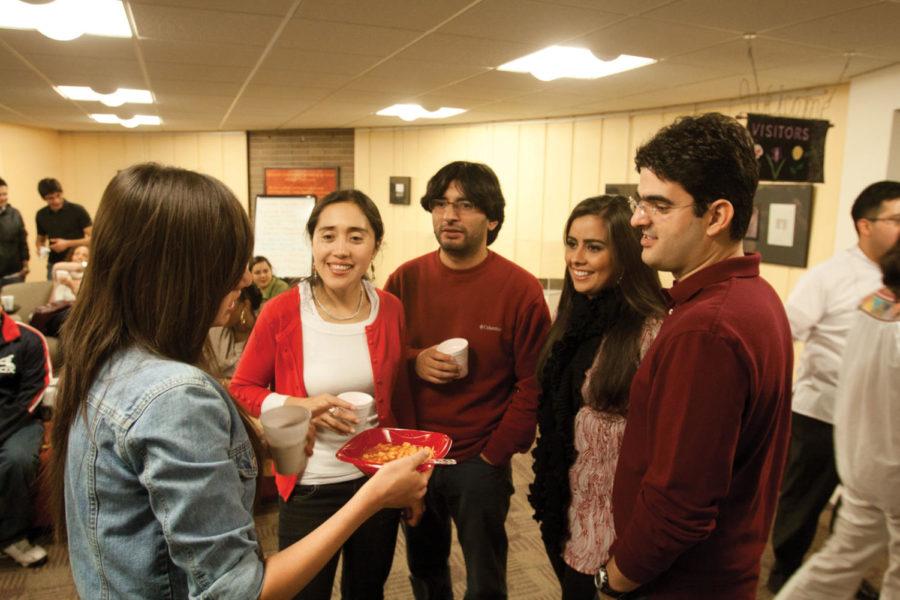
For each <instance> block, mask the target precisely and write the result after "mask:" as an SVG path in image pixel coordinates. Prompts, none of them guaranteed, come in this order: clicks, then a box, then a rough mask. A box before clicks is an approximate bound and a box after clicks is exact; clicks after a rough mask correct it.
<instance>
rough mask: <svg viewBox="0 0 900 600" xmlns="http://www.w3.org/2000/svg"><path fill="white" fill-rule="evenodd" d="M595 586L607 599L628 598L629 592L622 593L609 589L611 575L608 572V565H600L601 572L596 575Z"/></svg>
mask: <svg viewBox="0 0 900 600" xmlns="http://www.w3.org/2000/svg"><path fill="white" fill-rule="evenodd" d="M594 585H595V586H597V593H598V595H599V594H603V595H604V596H606V597H607V598H625V599H626V600H627V598H628V597H629V592H620V591H618V590H614V589H612V588H611V587H609V574H608V573H607V572H606V565H600V570H599V571H597V574H596V575H594Z"/></svg>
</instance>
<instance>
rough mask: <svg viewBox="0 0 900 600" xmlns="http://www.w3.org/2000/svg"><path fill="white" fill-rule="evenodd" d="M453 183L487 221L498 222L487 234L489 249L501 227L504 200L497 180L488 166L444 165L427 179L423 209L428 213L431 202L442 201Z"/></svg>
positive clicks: (462, 163)
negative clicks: (455, 183)
mask: <svg viewBox="0 0 900 600" xmlns="http://www.w3.org/2000/svg"><path fill="white" fill-rule="evenodd" d="M454 181H455V182H457V184H458V185H459V188H460V191H461V192H462V193H463V195H464V196H465V197H466V199H467V200H471V201H472V202H473V203H474V204H475V206H477V207H478V209H479V210H480V211H481V212H483V213H484V214H485V216H487V218H488V220H490V221H496V222H497V226H496V227H494V229H493V230H492V231H488V233H487V245H488V246H490V245H491V244H492V243H493V242H494V240H496V239H497V234H499V233H500V228H501V227H502V226H503V217H504V214H503V209H504V207H505V206H506V200H505V199H504V198H503V191H502V190H501V189H500V180H499V179H497V174H496V173H494V171H493V170H492V169H491V168H490V167H489V166H487V165H485V164H483V163H473V162H466V161H464V160H458V161H456V162H452V163H450V164H448V165H444V166H443V167H441V169H440V170H439V171H438V172H437V173H435V174H434V175H433V176H432V178H431V179H429V180H428V186H427V187H426V188H425V195H424V196H422V200H421V201H420V203H421V205H422V208H424V209H425V210H427V211H428V212H431V206H430V204H431V201H432V200H437V199H438V198H443V197H444V194H446V193H447V188H449V187H450V184H451V183H453V182H454Z"/></svg>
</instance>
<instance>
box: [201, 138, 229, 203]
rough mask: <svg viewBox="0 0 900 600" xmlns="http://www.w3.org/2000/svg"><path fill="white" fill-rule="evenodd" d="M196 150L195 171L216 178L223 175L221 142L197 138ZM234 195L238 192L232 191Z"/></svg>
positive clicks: (214, 139) (215, 139)
mask: <svg viewBox="0 0 900 600" xmlns="http://www.w3.org/2000/svg"><path fill="white" fill-rule="evenodd" d="M196 149H197V166H196V170H197V171H199V172H201V173H206V174H208V175H213V176H214V177H218V176H219V175H218V174H219V173H223V172H224V170H225V165H224V163H223V160H222V158H223V157H222V154H223V152H222V150H223V149H222V140H221V139H219V138H217V137H213V136H210V135H204V136H199V137H197V138H196ZM233 191H234V192H235V193H237V192H238V190H233Z"/></svg>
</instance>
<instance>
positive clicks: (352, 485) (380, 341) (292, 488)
mask: <svg viewBox="0 0 900 600" xmlns="http://www.w3.org/2000/svg"><path fill="white" fill-rule="evenodd" d="M306 231H307V233H308V234H309V237H310V240H311V247H312V258H313V269H312V276H311V277H309V278H308V279H304V280H303V281H301V282H300V285H299V286H297V287H294V288H292V289H290V290H289V291H287V292H285V293H283V294H281V295H279V296H277V297H276V298H273V299H272V300H270V301H269V303H268V304H267V306H266V308H265V310H263V311H262V312H261V313H260V316H259V319H258V320H257V322H256V326H255V327H254V328H253V332H252V333H251V334H250V339H249V340H248V341H247V345H246V347H245V348H244V353H243V355H242V357H241V361H240V362H239V363H238V366H237V370H236V371H235V374H234V377H233V378H232V380H231V392H232V394H234V397H235V398H236V399H237V400H238V401H239V402H240V403H241V404H243V406H244V407H246V409H247V410H248V411H249V412H250V414H251V415H253V416H259V415H260V414H261V413H263V412H265V411H267V410H270V409H272V408H275V407H278V406H282V405H284V404H299V405H301V406H311V407H313V408H315V407H318V406H324V407H333V408H332V409H331V410H330V411H329V412H325V413H323V414H322V415H321V416H320V417H319V418H318V419H316V420H315V421H314V424H315V426H316V427H315V438H316V441H315V445H314V447H313V454H312V456H311V457H310V458H309V462H308V464H307V466H306V470H305V471H304V472H303V474H302V476H300V477H297V476H295V475H291V476H285V475H281V474H278V473H276V476H275V484H276V487H277V488H278V492H279V495H280V497H281V502H280V506H279V516H278V543H279V546H280V547H281V548H286V547H288V546H290V545H291V544H293V543H294V542H295V541H296V540H298V539H300V538H302V537H303V536H305V535H307V534H308V533H309V532H311V531H313V530H314V529H315V528H316V527H319V525H320V524H322V523H323V522H325V521H326V520H327V519H328V518H329V517H330V516H331V515H332V514H334V513H335V512H336V511H339V510H341V507H343V506H345V505H346V504H347V503H348V502H350V501H351V499H352V498H353V495H354V494H355V493H357V491H358V490H359V489H360V487H362V486H364V484H365V482H366V479H365V477H364V476H363V475H362V473H361V472H360V471H359V470H358V469H357V468H356V467H355V466H354V465H352V464H349V463H346V462H342V461H340V460H338V459H337V457H336V456H335V454H336V452H337V450H338V449H339V448H340V447H341V446H342V445H344V443H346V442H347V440H349V439H350V434H351V433H353V432H354V431H360V430H362V429H367V428H369V427H374V426H379V425H380V426H383V427H397V426H400V427H412V426H413V425H415V414H414V412H413V408H412V405H411V403H410V402H409V398H408V395H407V394H403V393H398V388H400V387H401V386H403V385H404V383H403V382H404V381H405V373H403V372H402V371H401V366H402V361H403V351H404V339H405V333H404V328H405V326H404V321H403V310H402V307H401V306H400V302H399V301H398V300H397V298H395V297H394V296H392V295H390V294H388V293H386V292H383V291H381V290H378V289H376V288H375V286H374V285H372V283H371V282H370V281H369V280H368V279H367V278H366V273H367V272H368V270H369V266H370V265H371V264H372V259H374V258H375V254H376V253H377V252H378V249H379V248H380V247H381V243H382V241H383V239H384V223H383V222H382V220H381V215H380V214H379V212H378V207H377V206H375V203H374V202H372V200H371V199H370V198H369V197H368V196H366V195H365V194H363V193H362V192H360V191H358V190H340V191H336V192H332V193H331V194H328V195H327V196H326V197H325V198H323V199H322V200H321V201H320V202H319V203H318V204H316V207H315V208H314V209H313V211H312V213H311V214H310V216H309V220H308V222H307V226H306ZM350 391H356V392H365V393H367V394H369V395H370V396H373V397H374V399H375V402H374V405H373V406H372V407H371V408H370V409H369V414H368V415H366V416H365V417H363V418H362V422H359V420H358V419H357V417H355V416H354V412H353V410H351V406H350V405H349V404H346V403H344V402H343V401H341V400H339V399H338V398H336V396H337V395H338V394H340V393H342V392H350ZM416 509H417V510H416V511H415V514H414V515H413V517H412V518H413V520H414V521H417V520H418V518H419V515H421V504H420V503H418V504H417V505H416ZM399 520H400V513H399V511H396V510H385V511H381V512H379V513H377V514H375V515H373V516H372V517H371V518H370V519H369V520H368V521H366V522H365V523H364V524H363V525H362V526H361V527H359V529H357V530H356V532H355V533H354V534H353V535H352V536H350V538H349V539H348V540H347V541H346V543H345V544H344V545H343V549H342V557H343V567H342V571H341V596H342V597H343V598H344V600H353V599H360V600H362V599H373V600H374V599H378V598H382V597H383V594H384V584H385V581H387V578H388V575H389V574H390V571H391V565H392V563H393V559H394V546H395V544H396V540H397V527H398V523H399ZM337 563H338V557H337V556H334V558H332V559H331V560H330V561H329V562H328V564H327V565H326V566H325V568H324V569H322V571H321V573H319V575H317V576H316V578H315V579H313V581H311V582H310V583H309V585H308V586H307V587H306V588H305V589H304V590H303V592H302V593H301V594H300V595H298V596H297V597H298V598H301V599H304V600H328V599H329V598H331V590H332V587H333V584H334V575H335V571H336V569H337Z"/></svg>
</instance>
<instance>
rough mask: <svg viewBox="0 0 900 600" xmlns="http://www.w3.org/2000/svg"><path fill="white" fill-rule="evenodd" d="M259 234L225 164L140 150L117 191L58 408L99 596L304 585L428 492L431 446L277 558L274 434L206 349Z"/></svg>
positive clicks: (89, 581) (64, 496) (60, 506)
mask: <svg viewBox="0 0 900 600" xmlns="http://www.w3.org/2000/svg"><path fill="white" fill-rule="evenodd" d="M210 223H215V224H216V227H212V228H211V227H210V226H209V224H210ZM252 246H253V239H252V233H251V228H250V223H249V220H248V219H247V216H246V214H245V213H244V210H243V209H242V207H241V206H240V203H239V202H238V201H237V199H236V198H235V197H234V195H233V194H232V193H231V192H230V191H229V190H228V189H227V188H226V187H225V186H224V185H223V184H222V183H221V182H219V181H217V180H215V179H213V178H211V177H208V176H205V175H200V174H198V173H193V172H191V171H185V170H182V169H175V168H167V167H161V166H159V165H153V164H143V165H135V166H133V167H130V168H128V169H124V170H122V171H120V172H119V173H118V174H117V175H116V176H115V177H114V178H113V179H112V181H111V182H110V183H109V185H108V186H107V188H106V191H105V192H104V194H103V198H102V200H101V203H100V207H99V209H98V211H97V220H96V225H95V228H94V236H93V239H92V248H91V250H92V257H91V264H90V266H89V267H88V269H87V272H86V274H85V277H84V280H83V283H82V286H81V291H80V293H79V294H78V298H77V299H76V301H75V305H74V307H73V308H72V312H71V314H70V316H69V319H68V320H67V321H66V324H65V327H64V330H63V346H64V347H65V348H66V357H67V364H66V370H65V373H64V374H63V377H62V381H61V384H60V391H59V394H58V396H57V400H56V414H55V416H54V423H53V445H54V453H53V458H52V464H51V485H52V491H53V496H54V513H55V522H56V525H57V533H58V534H59V535H60V537H65V535H66V533H68V540H69V558H70V563H71V566H72V573H73V576H74V579H75V585H76V587H77V589H78V593H79V595H80V596H81V597H83V598H101V597H112V598H122V597H147V596H154V597H162V598H186V597H189V596H190V597H216V598H257V597H260V598H273V597H279V598H283V597H289V596H291V595H293V594H295V593H297V591H299V590H300V589H302V588H303V587H304V585H305V584H306V583H307V582H308V581H309V580H310V579H312V577H313V576H314V575H315V573H316V572H317V571H318V570H319V569H321V568H322V566H323V565H324V564H325V563H326V562H327V561H328V560H329V559H330V558H331V555H332V554H334V552H335V550H336V549H337V548H339V547H340V545H341V544H342V543H343V541H344V540H345V539H346V538H347V537H348V536H349V535H350V534H351V533H352V532H353V530H354V529H355V528H356V527H357V526H359V525H360V524H361V523H363V522H364V521H365V520H366V519H368V518H369V517H370V516H371V515H372V514H374V513H376V512H377V511H378V510H380V509H381V508H383V507H384V506H405V505H407V504H409V503H411V502H414V501H415V500H416V498H421V496H422V495H423V494H424V492H425V485H426V480H427V475H425V474H421V473H418V472H416V471H415V467H416V466H417V465H418V464H420V463H421V462H422V461H423V460H424V453H420V454H419V455H418V456H417V457H413V458H411V460H407V461H403V462H402V463H401V461H396V462H394V463H391V464H390V465H388V466H387V467H386V468H385V469H382V470H381V471H380V472H379V474H378V475H376V476H375V477H373V478H372V479H370V480H369V481H368V482H367V483H366V485H364V486H363V487H362V489H361V490H360V492H359V493H358V494H357V495H356V496H355V497H354V499H353V501H352V502H348V503H347V504H346V505H345V506H344V507H343V508H342V509H341V510H340V511H338V513H337V514H335V515H334V517H333V518H332V519H330V520H329V521H327V522H326V523H325V524H324V525H323V526H322V527H320V528H319V529H317V530H316V531H315V532H312V533H311V534H310V535H309V536H307V537H306V538H304V539H303V540H300V541H299V542H297V543H296V544H294V545H292V546H290V547H289V548H286V549H285V550H284V551H282V552H279V553H277V554H275V555H272V556H270V557H268V558H267V559H262V557H261V556H262V554H261V552H260V548H259V544H258V541H257V537H256V532H255V529H254V524H253V512H252V508H253V500H254V495H255V488H256V478H257V474H258V467H257V458H256V457H257V456H258V448H259V444H258V439H257V436H256V433H255V431H254V429H253V428H252V426H250V425H249V424H248V422H247V421H246V420H245V419H244V417H243V415H242V414H241V413H240V411H239V410H238V409H237V406H236V405H235V403H234V402H233V401H232V399H231V398H230V397H229V396H228V393H227V392H226V391H225V390H224V389H223V388H222V387H221V386H220V385H219V383H218V382H217V381H216V380H215V378H214V377H212V376H211V375H210V374H209V373H208V372H207V371H206V369H205V360H204V357H203V348H204V342H205V340H206V336H207V332H208V331H209V328H210V327H211V326H212V325H214V324H223V323H225V322H226V321H227V319H228V316H229V313H230V312H231V311H233V310H234V305H235V300H236V299H237V297H238V295H239V294H240V291H241V289H242V288H243V287H246V286H247V285H249V284H250V274H249V272H248V271H247V264H248V261H249V259H250V251H251V248H252ZM148 259H149V260H148ZM329 406H330V405H329V404H328V403H321V404H319V405H310V407H311V408H312V410H313V411H314V412H317V413H321V412H324V411H325V410H326V409H327V408H329Z"/></svg>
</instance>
